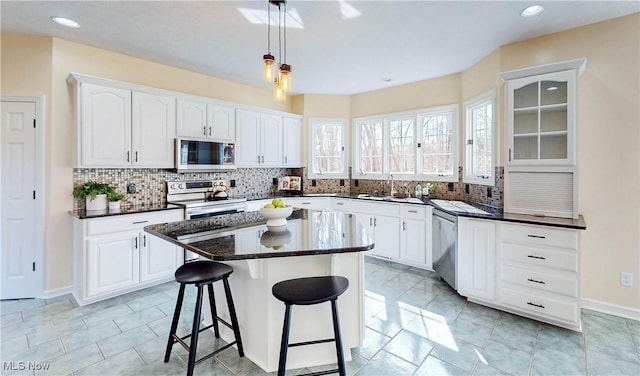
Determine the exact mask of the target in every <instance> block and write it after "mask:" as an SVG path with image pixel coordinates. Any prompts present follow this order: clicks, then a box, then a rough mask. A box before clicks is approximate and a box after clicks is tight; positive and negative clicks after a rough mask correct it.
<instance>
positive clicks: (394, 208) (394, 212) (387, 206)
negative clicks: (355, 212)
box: [364, 202, 400, 217]
mask: <svg viewBox="0 0 640 376" xmlns="http://www.w3.org/2000/svg"><path fill="white" fill-rule="evenodd" d="M365 205H366V206H365V207H364V213H367V214H371V215H384V216H388V217H399V216H400V204H395V203H381V202H366V203H365Z"/></svg>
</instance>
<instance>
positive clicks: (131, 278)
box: [86, 232, 141, 298]
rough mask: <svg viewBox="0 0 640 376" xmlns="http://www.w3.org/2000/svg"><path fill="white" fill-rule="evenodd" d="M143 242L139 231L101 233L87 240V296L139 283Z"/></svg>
mask: <svg viewBox="0 0 640 376" xmlns="http://www.w3.org/2000/svg"><path fill="white" fill-rule="evenodd" d="M139 243H140V240H139V239H138V233H137V232H124V233H121V234H114V235H107V236H97V237H94V238H92V239H89V240H88V241H87V267H88V270H89V271H88V272H87V275H88V281H87V296H86V297H87V298H90V297H93V296H96V295H100V294H104V293H109V292H112V291H117V290H120V289H123V288H127V287H130V286H135V285H137V284H138V281H139V276H140V264H139V262H140V256H139V251H138V250H139V248H140V246H141V244H139Z"/></svg>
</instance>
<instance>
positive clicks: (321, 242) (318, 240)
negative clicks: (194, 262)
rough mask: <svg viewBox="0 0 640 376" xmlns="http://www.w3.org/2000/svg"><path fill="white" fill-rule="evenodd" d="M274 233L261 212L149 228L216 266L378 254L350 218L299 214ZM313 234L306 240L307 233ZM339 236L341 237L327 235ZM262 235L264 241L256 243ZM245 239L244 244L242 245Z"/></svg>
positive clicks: (307, 212) (370, 239)
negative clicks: (237, 261)
mask: <svg viewBox="0 0 640 376" xmlns="http://www.w3.org/2000/svg"><path fill="white" fill-rule="evenodd" d="M287 221H288V223H287V229H286V231H283V232H272V231H269V230H268V229H267V227H266V225H265V224H266V220H265V218H263V217H262V216H261V215H260V213H259V212H248V213H236V214H226V215H220V216H216V217H209V218H203V219H194V220H186V221H179V222H172V223H164V224H157V225H151V226H146V227H145V228H144V230H145V231H146V232H148V233H150V234H153V235H155V236H158V237H160V238H162V239H165V240H167V241H170V242H172V243H174V244H177V245H179V246H180V247H183V248H185V249H188V250H190V251H192V252H195V253H197V254H199V255H201V256H204V257H206V258H209V259H211V260H217V261H230V260H247V259H260V258H274V257H291V256H311V255H327V254H335V253H348V252H362V251H367V250H370V249H373V234H372V233H371V232H370V231H369V230H368V229H365V228H364V227H363V226H362V225H360V223H359V222H358V221H357V219H356V217H355V216H354V215H352V214H349V213H340V212H321V211H313V210H305V209H298V210H294V211H293V213H292V214H291V216H289V218H288V219H287ZM307 231H308V233H309V235H307V236H303V233H307ZM323 234H339V235H340V236H329V237H327V236H322V235H323ZM257 236H259V238H260V240H259V241H256V237H257ZM243 240H244V241H243Z"/></svg>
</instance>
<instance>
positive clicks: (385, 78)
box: [381, 77, 391, 82]
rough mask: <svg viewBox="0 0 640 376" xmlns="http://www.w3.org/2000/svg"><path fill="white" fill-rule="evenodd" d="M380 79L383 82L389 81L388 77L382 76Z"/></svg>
mask: <svg viewBox="0 0 640 376" xmlns="http://www.w3.org/2000/svg"><path fill="white" fill-rule="evenodd" d="M381 80H382V81H384V82H391V78H389V77H382V78H381Z"/></svg>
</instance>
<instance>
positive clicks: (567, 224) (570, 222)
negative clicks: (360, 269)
mask: <svg viewBox="0 0 640 376" xmlns="http://www.w3.org/2000/svg"><path fill="white" fill-rule="evenodd" d="M363 195H365V194H363V193H308V194H304V195H284V194H281V193H278V194H273V193H260V194H253V195H238V196H232V197H231V198H246V199H247V201H254V200H265V199H273V198H276V197H279V198H287V197H336V198H349V199H357V200H364V201H371V202H383V203H384V202H387V203H396V204H398V203H399V204H411V205H430V206H433V207H434V208H438V209H440V210H442V211H445V212H447V213H449V214H451V215H455V216H459V217H470V218H480V219H493V220H498V221H506V222H516V223H526V224H533V225H544V226H553V227H564V228H571V229H577V230H585V229H586V228H587V225H586V222H585V220H584V217H583V216H582V215H580V216H579V218H578V219H570V218H556V217H543V216H534V215H525V214H513V213H504V212H502V211H501V210H500V208H498V207H495V206H490V205H485V204H481V203H475V202H468V201H465V202H464V203H465V204H467V205H470V206H473V207H474V208H477V209H480V211H477V212H473V213H469V212H460V211H452V210H449V209H447V208H446V207H442V206H440V205H438V204H437V201H438V200H430V199H428V198H426V197H423V198H422V199H416V198H410V199H409V200H403V199H389V198H382V197H380V198H377V199H371V198H365V197H363ZM182 207H183V206H181V205H176V204H167V203H158V204H150V205H145V206H129V207H123V208H122V209H120V210H119V211H109V210H94V211H86V210H75V211H73V210H72V211H69V213H70V214H71V215H73V216H75V217H77V218H79V219H90V218H99V217H107V216H113V215H123V214H136V213H146V212H153V211H160V210H172V209H179V208H182Z"/></svg>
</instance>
